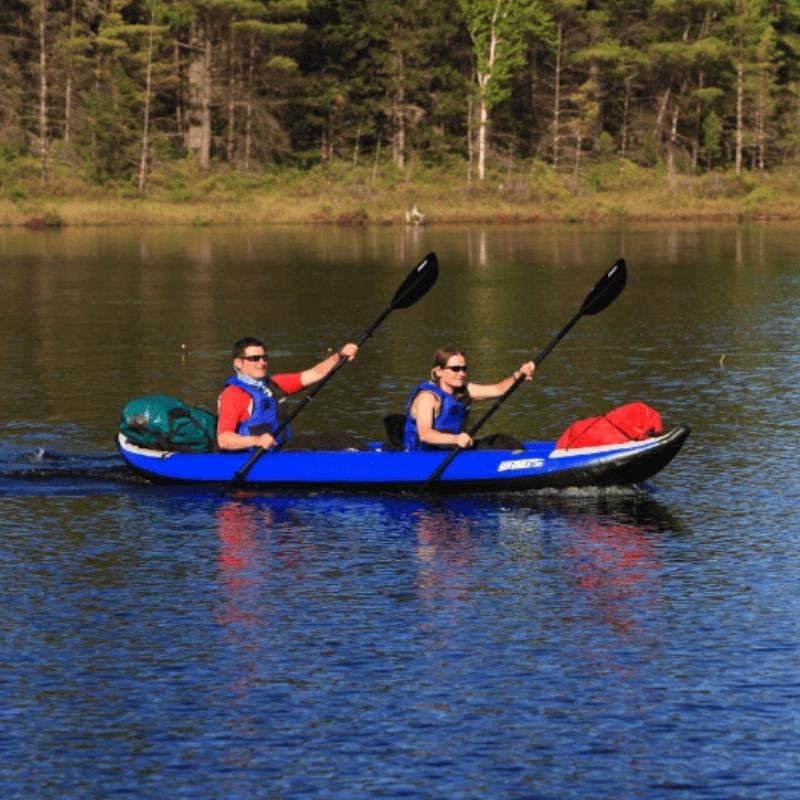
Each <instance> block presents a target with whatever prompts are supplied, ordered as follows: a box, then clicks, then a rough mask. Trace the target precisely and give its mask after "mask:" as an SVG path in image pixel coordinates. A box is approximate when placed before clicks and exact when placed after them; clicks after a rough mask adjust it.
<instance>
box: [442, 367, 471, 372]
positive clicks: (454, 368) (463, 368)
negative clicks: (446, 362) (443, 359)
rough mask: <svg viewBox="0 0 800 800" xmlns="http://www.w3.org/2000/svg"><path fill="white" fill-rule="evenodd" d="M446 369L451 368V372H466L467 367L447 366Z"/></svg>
mask: <svg viewBox="0 0 800 800" xmlns="http://www.w3.org/2000/svg"><path fill="white" fill-rule="evenodd" d="M445 369H449V370H450V371H451V372H466V371H467V368H466V367H445Z"/></svg>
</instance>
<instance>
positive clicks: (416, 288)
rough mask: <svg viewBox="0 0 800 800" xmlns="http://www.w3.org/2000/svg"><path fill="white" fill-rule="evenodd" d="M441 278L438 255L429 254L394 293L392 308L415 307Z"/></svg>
mask: <svg viewBox="0 0 800 800" xmlns="http://www.w3.org/2000/svg"><path fill="white" fill-rule="evenodd" d="M438 277H439V259H438V258H436V253H428V255H426V256H425V258H423V259H422V261H420V262H419V264H417V266H416V267H414V269H413V270H411V274H410V275H409V276H408V277H407V278H406V279H405V280H404V281H403V283H402V284H401V285H400V288H399V289H398V290H397V291H396V292H395V293H394V297H393V298H392V302H391V305H390V308H392V309H395V308H408V307H409V306H413V305H414V303H416V302H417V300H419V299H420V297H422V296H423V295H424V294H425V293H426V292H427V291H428V289H430V288H431V286H433V284H434V283H436V279H437V278H438Z"/></svg>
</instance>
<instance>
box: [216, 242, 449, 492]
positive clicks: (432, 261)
mask: <svg viewBox="0 0 800 800" xmlns="http://www.w3.org/2000/svg"><path fill="white" fill-rule="evenodd" d="M438 276H439V261H438V259H437V258H436V253H428V255H427V256H425V258H423V259H422V261H420V262H419V264H417V266H416V267H414V269H413V270H411V273H410V274H409V276H408V277H407V278H406V279H405V280H404V281H403V283H401V284H400V286H399V287H398V289H397V291H396V292H395V293H394V297H392V301H391V302H390V303H389V305H388V306H387V307H386V308H385V309H384V311H383V313H382V314H381V315H380V316H379V317H378V319H376V320H375V322H373V323H372V325H370V326H369V328H367V329H366V330H365V331H364V333H362V334H361V337H360V338H359V339H358V341H357V342H356V344H358V346H359V347H361V345H362V344H364V342H365V341H366V340H367V339H369V337H370V336H372V334H373V333H374V332H375V330H376V328H377V327H378V326H379V325H380V324H381V323H382V322H383V321H384V320H385V319H386V317H388V316H389V314H391V313H392V311H394V310H395V309H396V308H408V307H409V306H413V305H414V303H416V302H417V300H419V299H420V298H421V297H423V296H424V295H425V294H426V293H427V291H428V289H430V288H431V286H433V284H434V283H436V278H437V277H438ZM345 361H347V359H346V358H343V357H342V356H340V357H339V361H338V362H337V364H336V366H335V367H334V368H333V369H332V370H331V371H330V372H329V373H328V374H327V375H326V376H325V377H324V378H323V379H322V380H321V381H319V382H318V383H316V384H315V386H314V388H313V389H312V390H311V391H310V392H309V393H308V394H307V395H306V396H305V397H304V398H303V400H302V401H301V402H300V403H298V404H297V406H295V408H294V410H293V411H292V413H291V414H289V416H288V417H287V418H286V419H285V420H284V421H283V422H282V423H281V424H280V426H279V427H278V429H277V430H276V431H275V432H274V433H273V434H272V435H273V436H274V437H275V438H276V439H277V438H278V436H280V434H281V433H282V432H283V430H284V429H285V428H286V426H287V425H289V423H291V421H292V420H293V419H294V418H295V417H296V416H297V415H298V414H299V413H300V412H301V411H302V410H303V409H304V408H305V407H306V406H307V405H308V404H309V403H310V402H311V398H312V397H314V395H315V394H317V392H319V390H320V389H322V387H323V386H324V385H325V384H326V383H327V382H328V381H329V380H330V379H331V378H332V377H333V376H334V374H335V373H336V372H337V371H338V370H339V368H340V367H341V366H342V364H344V363H345ZM266 452H267V451H266V450H265V448H263V447H259V448H258V450H256V451H255V452H254V453H253V455H252V456H250V458H249V459H248V460H247V462H246V463H245V465H244V466H243V467H242V468H241V469H240V470H238V471H237V472H236V474H235V475H234V476H233V478H232V479H231V481H230V483H229V484H228V485H227V487H226V489H225V491H226V492H227V491H230V490H231V489H232V488H234V487H235V486H238V485H240V484H242V483H244V481H245V478H246V477H247V474H248V473H249V472H250V470H251V469H252V468H253V465H254V464H255V463H256V462H257V461H258V459H259V458H261V456H263V455H264V453H266Z"/></svg>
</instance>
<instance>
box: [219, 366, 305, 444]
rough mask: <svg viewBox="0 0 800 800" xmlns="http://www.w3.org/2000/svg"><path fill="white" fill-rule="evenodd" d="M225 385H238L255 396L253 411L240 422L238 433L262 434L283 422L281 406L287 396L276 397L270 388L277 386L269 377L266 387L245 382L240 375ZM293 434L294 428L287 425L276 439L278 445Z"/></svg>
mask: <svg viewBox="0 0 800 800" xmlns="http://www.w3.org/2000/svg"><path fill="white" fill-rule="evenodd" d="M225 386H236V387H238V388H239V389H242V390H244V391H245V392H247V394H249V395H250V397H252V398H253V411H252V413H251V414H250V416H249V417H248V418H247V419H246V420H245V421H244V422H240V423H239V427H238V429H237V431H236V433H238V434H241V435H242V436H261V434H263V433H274V432H275V431H276V430H278V428H279V427H280V424H281V417H282V416H283V414H282V413H281V412H282V410H283V409H281V408H280V407H279V404H282V403H283V402H284V401H285V397H281V398H280V399H279V400H278V399H276V397H275V394H274V393H273V392H272V390H271V389H270V387H271V386H274V387H276V388H278V387H277V384H275V383H274V382H273V381H272V380H270V378H269V377H267V378H265V383H264V389H263V390H262V389H261V388H260V387H258V386H252V385H251V384H249V383H245V382H244V381H243V380H241V379H240V378H239V377H238V376H236V375H234V376H233V377H232V378H228V380H227V381H225ZM291 436H292V429H291V426H290V425H287V426H286V427H285V428H284V429H283V430H282V431H281V435H280V436H278V438H277V439H276V440H275V442H276V444H277V445H278V446H280V445H282V444H283V443H284V442H286V441H288V440H289V439H290V438H291Z"/></svg>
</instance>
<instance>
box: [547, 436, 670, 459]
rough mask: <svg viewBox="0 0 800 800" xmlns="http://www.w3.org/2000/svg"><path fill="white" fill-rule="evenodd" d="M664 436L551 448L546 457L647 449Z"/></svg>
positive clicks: (655, 444) (657, 443) (654, 445)
mask: <svg viewBox="0 0 800 800" xmlns="http://www.w3.org/2000/svg"><path fill="white" fill-rule="evenodd" d="M666 436H667V434H665V435H664V436H657V437H656V438H655V439H643V440H641V441H633V442H622V443H621V444H598V445H594V446H593V447H572V448H569V449H564V448H561V449H559V450H553V452H552V453H550V455H549V456H548V458H570V457H572V456H589V455H595V454H597V453H611V452H620V451H623V450H636V449H642V450H648V449H650V448H651V447H657V446H658V445H659V444H661V442H662V441H663V440H664V439H665V438H666Z"/></svg>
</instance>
